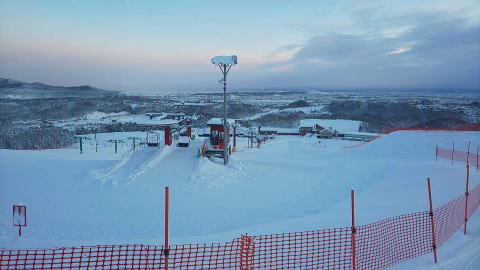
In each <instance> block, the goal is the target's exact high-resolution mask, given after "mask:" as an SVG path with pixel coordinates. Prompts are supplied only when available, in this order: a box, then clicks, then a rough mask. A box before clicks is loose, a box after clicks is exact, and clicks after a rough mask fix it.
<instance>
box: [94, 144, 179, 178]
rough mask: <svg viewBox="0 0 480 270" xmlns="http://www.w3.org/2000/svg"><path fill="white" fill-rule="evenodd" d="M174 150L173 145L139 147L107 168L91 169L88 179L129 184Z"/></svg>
mask: <svg viewBox="0 0 480 270" xmlns="http://www.w3.org/2000/svg"><path fill="white" fill-rule="evenodd" d="M174 150H175V147H162V148H160V149H158V148H145V149H141V150H139V151H137V152H134V153H132V154H131V155H127V156H125V157H124V158H122V159H121V160H119V161H118V162H117V163H116V164H115V165H113V166H111V167H109V168H106V169H98V170H93V171H91V172H90V179H91V180H93V181H100V182H101V183H107V182H110V183H111V184H112V186H113V187H115V188H117V187H123V186H127V185H130V184H132V183H133V182H135V181H137V180H139V179H141V178H142V177H143V176H144V175H145V174H146V173H147V172H149V171H150V170H151V169H153V168H154V167H156V166H158V165H159V164H160V163H161V162H162V161H163V160H164V159H165V158H166V157H167V156H169V155H170V154H171V153H172V152H173V151H174Z"/></svg>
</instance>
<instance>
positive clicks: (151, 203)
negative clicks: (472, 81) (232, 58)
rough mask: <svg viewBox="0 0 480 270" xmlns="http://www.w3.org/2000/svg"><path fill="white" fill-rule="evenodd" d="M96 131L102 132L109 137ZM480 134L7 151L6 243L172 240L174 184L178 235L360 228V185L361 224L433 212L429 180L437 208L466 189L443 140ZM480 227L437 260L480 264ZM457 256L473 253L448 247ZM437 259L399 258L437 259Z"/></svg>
mask: <svg viewBox="0 0 480 270" xmlns="http://www.w3.org/2000/svg"><path fill="white" fill-rule="evenodd" d="M120 135H122V136H123V138H128V137H135V136H137V137H140V136H141V135H140V134H138V133H134V134H133V135H129V134H128V133H122V134H120ZM120 135H118V134H117V135H115V134H111V136H112V137H115V136H117V137H118V136H120ZM97 136H98V137H97V139H98V138H102V140H103V139H106V138H108V137H109V134H101V135H100V134H99V135H97ZM122 136H120V137H122ZM90 137H92V135H91V136H90ZM479 138H480V132H411V131H399V132H394V133H391V134H388V135H385V136H383V137H381V138H379V139H377V140H374V141H372V142H370V143H368V144H365V145H362V146H360V147H356V148H347V147H346V146H352V144H353V142H349V141H342V140H335V139H333V140H321V141H320V142H319V140H318V139H316V138H315V136H312V137H309V136H305V137H301V136H277V137H276V139H274V140H272V141H269V142H267V143H266V144H262V146H261V148H260V149H256V148H254V149H249V148H245V146H246V139H245V138H238V140H237V141H238V147H237V149H239V152H237V153H233V155H232V156H231V159H230V163H229V164H228V165H227V166H223V165H222V164H221V163H217V162H214V161H211V160H209V159H206V158H198V157H197V151H198V148H199V147H200V146H201V145H202V143H203V140H193V141H192V142H191V144H190V147H188V148H179V147H175V146H164V145H163V141H162V146H161V147H160V148H149V147H144V148H138V149H136V150H135V151H131V150H129V149H130V148H131V145H130V144H129V143H128V142H126V143H125V146H124V147H123V148H121V151H118V153H117V154H115V153H114V152H113V151H112V147H113V146H112V145H111V144H105V145H102V146H103V147H100V148H98V152H95V148H94V145H93V144H92V143H93V139H92V140H89V141H88V142H87V143H86V144H85V145H84V147H86V148H85V150H84V153H83V154H79V151H78V145H77V148H71V149H60V150H44V151H13V150H0V172H1V174H0V190H1V196H0V205H1V206H2V207H1V208H0V232H1V233H0V248H20V247H28V248H34V247H59V246H72V245H97V244H115V243H144V244H157V245H161V244H162V242H163V229H164V228H163V208H164V197H163V190H164V187H165V186H169V187H170V199H171V200H170V232H171V235H170V241H171V243H172V244H181V243H209V242H216V241H229V240H231V239H233V238H235V237H238V236H239V235H240V234H243V233H248V234H250V235H256V234H271V233H282V232H295V231H304V230H316V229H325V228H333V227H344V226H349V225H350V200H349V199H350V190H351V189H354V190H356V218H357V221H356V222H357V224H358V225H362V224H367V223H371V222H374V221H378V220H381V219H384V218H388V217H392V216H395V215H400V214H406V213H411V212H417V211H424V210H426V209H428V197H427V186H426V178H427V177H430V178H431V179H432V188H433V203H434V207H438V206H440V205H442V204H444V203H446V202H448V201H450V200H452V199H454V198H456V197H457V196H459V195H461V194H462V193H463V192H464V191H465V190H464V189H465V166H464V164H460V163H455V164H453V165H452V164H451V162H450V161H449V160H440V159H439V160H438V162H435V145H436V144H438V145H439V146H441V147H444V148H448V147H449V146H450V145H451V144H452V142H455V147H456V149H458V150H464V151H466V150H467V145H468V142H469V141H471V142H472V145H473V147H472V149H476V147H477V144H478V142H479ZM124 153H126V154H124ZM470 179H471V180H470V181H471V182H470V185H471V186H472V187H473V186H475V185H477V184H479V183H480V179H479V174H478V173H477V172H476V171H475V170H471V178H470ZM19 201H21V202H23V203H24V204H25V205H27V219H28V220H27V221H28V226H27V227H26V228H24V229H22V233H23V236H22V238H20V239H19V238H18V236H17V228H16V227H13V226H12V205H13V204H15V203H16V202H19ZM470 224H471V225H469V235H467V236H464V235H463V234H460V233H457V234H455V235H454V237H452V239H451V240H450V241H449V242H447V244H446V245H444V246H442V247H441V248H440V249H439V254H440V258H442V256H443V258H442V259H441V262H442V261H443V263H444V264H443V266H442V264H438V265H437V266H435V267H438V268H433V269H450V268H449V267H448V266H449V265H457V264H459V265H460V264H461V265H463V266H466V267H470V266H469V264H471V265H475V263H477V264H478V262H479V260H478V257H479V256H480V255H479V254H480V245H479V243H480V242H479V239H480V215H479V214H478V213H476V214H475V215H473V216H472V218H471V219H470ZM464 249H465V250H464ZM462 250H463V252H462ZM467 251H468V252H467ZM457 253H458V254H462V256H456V255H449V254H457ZM431 257H432V256H431V254H427V255H426V256H422V257H419V258H417V259H415V260H413V261H408V262H405V263H402V264H399V265H396V266H394V267H396V268H398V269H412V268H417V267H418V266H419V265H421V266H422V267H420V268H426V267H430V266H431V265H432V260H433V258H431ZM475 258H476V259H475ZM454 259H455V260H456V261H455V260H454ZM452 260H453V261H452ZM475 260H476V261H475ZM460 261H461V262H462V263H459V262H460ZM423 266H425V267H423ZM463 266H462V267H463ZM402 267H403V268H402ZM409 267H410V268H409ZM442 267H443V268H442ZM458 269H464V268H458ZM466 269H469V268H466ZM472 269H473V268H472Z"/></svg>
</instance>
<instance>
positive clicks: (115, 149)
mask: <svg viewBox="0 0 480 270" xmlns="http://www.w3.org/2000/svg"><path fill="white" fill-rule="evenodd" d="M116 153H117V140H115V154H116Z"/></svg>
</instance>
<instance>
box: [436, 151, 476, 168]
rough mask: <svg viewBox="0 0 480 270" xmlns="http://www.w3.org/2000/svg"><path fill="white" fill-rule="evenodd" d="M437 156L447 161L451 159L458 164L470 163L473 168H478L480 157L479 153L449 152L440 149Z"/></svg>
mask: <svg viewBox="0 0 480 270" xmlns="http://www.w3.org/2000/svg"><path fill="white" fill-rule="evenodd" d="M437 156H438V157H441V158H445V159H450V160H454V161H458V162H463V163H465V164H466V163H469V164H472V166H475V167H478V164H479V155H478V153H468V152H463V151H458V150H449V149H443V148H440V147H438V148H437Z"/></svg>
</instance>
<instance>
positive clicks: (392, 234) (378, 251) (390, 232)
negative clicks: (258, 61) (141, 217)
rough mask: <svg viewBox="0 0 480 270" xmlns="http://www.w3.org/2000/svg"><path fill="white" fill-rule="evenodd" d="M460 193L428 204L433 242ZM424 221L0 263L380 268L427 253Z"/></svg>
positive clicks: (472, 197) (453, 213)
mask: <svg viewBox="0 0 480 270" xmlns="http://www.w3.org/2000/svg"><path fill="white" fill-rule="evenodd" d="M468 196H469V197H468V205H467V206H468V210H467V211H468V213H467V216H468V217H470V216H471V215H472V214H473V213H474V212H475V210H476V209H477V208H478V206H479V204H480V185H478V186H476V187H475V188H473V189H472V190H471V191H470V193H469V195H468ZM465 197H466V195H462V196H460V197H458V198H456V199H454V200H452V201H451V202H449V203H447V204H445V205H443V206H441V207H439V208H436V209H434V211H433V216H434V222H435V234H436V238H437V242H436V243H435V245H436V246H437V247H439V246H441V245H443V244H444V243H445V242H446V241H447V240H448V238H450V237H451V236H452V235H453V234H454V233H455V232H456V231H457V230H458V229H459V228H460V227H462V225H463V224H464V217H465V212H464V211H465ZM430 222H431V221H430V216H429V212H427V211H424V212H418V213H413V214H407V215H401V216H396V217H392V218H388V219H385V220H382V221H378V222H375V223H372V224H367V225H363V226H358V227H356V228H355V229H354V230H352V229H351V228H349V227H348V228H336V229H327V230H318V231H307V232H297V233H284V234H272V235H258V236H247V235H244V236H241V237H240V238H236V239H234V240H233V241H231V242H226V243H214V244H188V245H174V246H170V247H169V249H168V250H165V249H164V247H163V246H149V245H99V246H82V247H67V248H57V249H25V250H19V249H14V250H12V249H1V250H0V269H1V270H7V269H49V270H56V269H185V270H187V269H188V270H197V269H198V270H200V269H209V270H217V269H226V270H230V269H231V270H233V269H241V270H244V269H245V270H246V269H248V270H253V269H277V270H283V269H292V270H293V269H296V270H297V269H299V270H301V269H352V267H353V262H354V261H353V260H355V265H356V268H357V269H384V268H386V267H389V266H391V265H393V264H395V263H398V262H401V261H405V260H408V259H411V258H413V257H416V256H419V255H422V254H425V253H429V252H432V251H433V246H434V243H433V241H432V239H433V238H432V231H431V230H432V229H431V223H430ZM352 233H354V234H355V242H354V245H353V242H352V239H353V238H352ZM353 248H355V251H356V252H355V254H356V255H355V258H354V256H353V254H354V252H353ZM167 258H168V259H167ZM167 261H168V267H167V268H166V267H165V264H166V262H167Z"/></svg>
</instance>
